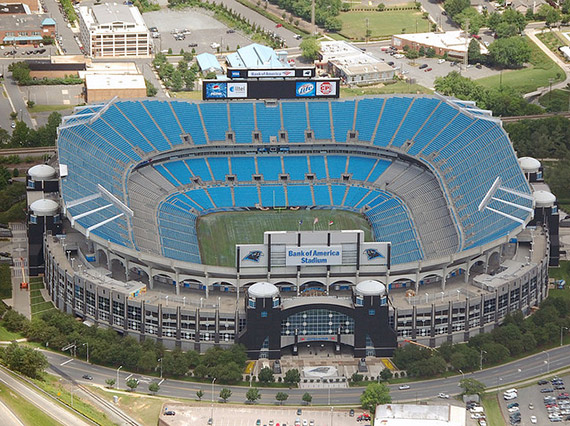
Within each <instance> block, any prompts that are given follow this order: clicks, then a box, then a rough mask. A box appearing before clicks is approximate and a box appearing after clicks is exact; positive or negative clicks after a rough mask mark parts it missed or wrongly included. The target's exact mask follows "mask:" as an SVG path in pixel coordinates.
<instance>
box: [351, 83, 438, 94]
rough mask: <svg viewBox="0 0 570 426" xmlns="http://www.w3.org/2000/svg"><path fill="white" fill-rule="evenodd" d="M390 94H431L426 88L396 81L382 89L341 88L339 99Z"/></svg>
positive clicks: (373, 87)
mask: <svg viewBox="0 0 570 426" xmlns="http://www.w3.org/2000/svg"><path fill="white" fill-rule="evenodd" d="M391 93H414V94H415V93H423V94H430V93H433V91H432V90H429V89H428V88H427V87H424V86H420V85H419V84H408V83H406V82H405V81H398V82H396V83H393V84H386V85H384V86H382V87H380V86H376V85H375V86H371V87H356V88H343V89H342V90H341V92H340V95H341V97H352V96H361V95H384V94H391Z"/></svg>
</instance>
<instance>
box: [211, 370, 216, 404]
mask: <svg viewBox="0 0 570 426" xmlns="http://www.w3.org/2000/svg"><path fill="white" fill-rule="evenodd" d="M214 383H216V378H215V377H214V380H212V404H213V403H214Z"/></svg>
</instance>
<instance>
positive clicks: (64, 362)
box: [59, 358, 73, 366]
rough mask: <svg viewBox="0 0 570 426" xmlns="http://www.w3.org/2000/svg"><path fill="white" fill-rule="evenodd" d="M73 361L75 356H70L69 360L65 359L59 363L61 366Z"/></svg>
mask: <svg viewBox="0 0 570 426" xmlns="http://www.w3.org/2000/svg"><path fill="white" fill-rule="evenodd" d="M71 361H73V358H70V359H68V360H67V361H63V362H62V363H61V364H59V365H60V366H61V365H66V364H69V363H70V362H71Z"/></svg>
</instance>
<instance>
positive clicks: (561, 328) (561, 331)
mask: <svg viewBox="0 0 570 426" xmlns="http://www.w3.org/2000/svg"><path fill="white" fill-rule="evenodd" d="M564 330H568V327H560V346H562V343H563V342H562V333H563V332H564Z"/></svg>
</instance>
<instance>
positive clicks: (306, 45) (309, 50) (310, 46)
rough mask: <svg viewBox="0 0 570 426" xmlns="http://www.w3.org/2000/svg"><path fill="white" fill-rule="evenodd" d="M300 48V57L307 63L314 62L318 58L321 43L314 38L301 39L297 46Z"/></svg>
mask: <svg viewBox="0 0 570 426" xmlns="http://www.w3.org/2000/svg"><path fill="white" fill-rule="evenodd" d="M299 47H300V48H301V52H302V53H301V55H302V56H303V58H305V59H307V60H308V61H314V60H315V59H317V58H318V57H319V51H320V49H321V43H320V42H319V41H318V40H317V39H316V38H314V37H307V38H305V39H303V41H302V42H301V44H300V45H299Z"/></svg>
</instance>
